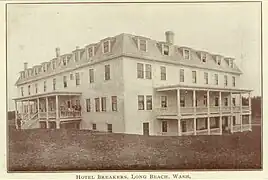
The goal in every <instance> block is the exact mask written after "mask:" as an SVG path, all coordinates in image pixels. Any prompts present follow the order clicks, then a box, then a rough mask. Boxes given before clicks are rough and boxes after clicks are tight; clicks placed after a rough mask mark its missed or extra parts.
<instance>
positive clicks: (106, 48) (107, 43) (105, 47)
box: [102, 40, 110, 53]
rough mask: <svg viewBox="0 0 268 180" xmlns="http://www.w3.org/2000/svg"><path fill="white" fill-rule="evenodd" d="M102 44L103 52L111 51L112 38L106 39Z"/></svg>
mask: <svg viewBox="0 0 268 180" xmlns="http://www.w3.org/2000/svg"><path fill="white" fill-rule="evenodd" d="M102 46H103V53H108V52H110V40H108V41H104V42H103V44H102Z"/></svg>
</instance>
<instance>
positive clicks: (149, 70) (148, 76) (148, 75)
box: [145, 64, 152, 79]
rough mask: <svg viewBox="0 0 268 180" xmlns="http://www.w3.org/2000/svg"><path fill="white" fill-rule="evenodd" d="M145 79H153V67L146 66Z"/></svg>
mask: <svg viewBox="0 0 268 180" xmlns="http://www.w3.org/2000/svg"><path fill="white" fill-rule="evenodd" d="M145 77H146V79H152V66H151V65H150V64H146V65H145Z"/></svg>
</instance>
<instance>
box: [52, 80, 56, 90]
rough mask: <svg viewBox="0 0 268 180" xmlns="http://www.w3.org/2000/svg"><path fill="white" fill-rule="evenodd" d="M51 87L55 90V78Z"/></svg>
mask: <svg viewBox="0 0 268 180" xmlns="http://www.w3.org/2000/svg"><path fill="white" fill-rule="evenodd" d="M52 86H53V87H52V89H53V90H56V79H55V78H54V79H53V81H52Z"/></svg>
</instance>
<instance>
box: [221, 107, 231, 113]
mask: <svg viewBox="0 0 268 180" xmlns="http://www.w3.org/2000/svg"><path fill="white" fill-rule="evenodd" d="M222 112H223V113H229V112H231V107H230V106H222Z"/></svg>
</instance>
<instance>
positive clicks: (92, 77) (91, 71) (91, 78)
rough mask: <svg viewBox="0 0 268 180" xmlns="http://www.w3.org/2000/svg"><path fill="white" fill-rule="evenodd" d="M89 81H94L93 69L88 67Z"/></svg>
mask: <svg viewBox="0 0 268 180" xmlns="http://www.w3.org/2000/svg"><path fill="white" fill-rule="evenodd" d="M89 82H90V83H93V82H94V69H89Z"/></svg>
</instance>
